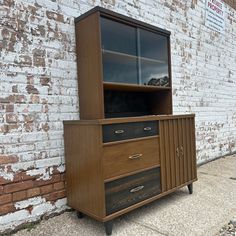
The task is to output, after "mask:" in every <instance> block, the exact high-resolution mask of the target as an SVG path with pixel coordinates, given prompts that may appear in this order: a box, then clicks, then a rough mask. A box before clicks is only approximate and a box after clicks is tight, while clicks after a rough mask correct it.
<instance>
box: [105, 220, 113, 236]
mask: <svg viewBox="0 0 236 236" xmlns="http://www.w3.org/2000/svg"><path fill="white" fill-rule="evenodd" d="M104 226H105V231H106V234H107V235H111V234H112V226H113V221H112V220H110V221H107V222H105V223H104Z"/></svg>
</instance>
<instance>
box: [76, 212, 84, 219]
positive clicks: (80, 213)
mask: <svg viewBox="0 0 236 236" xmlns="http://www.w3.org/2000/svg"><path fill="white" fill-rule="evenodd" d="M77 217H78V218H79V219H82V218H83V217H84V214H83V213H82V212H80V211H77Z"/></svg>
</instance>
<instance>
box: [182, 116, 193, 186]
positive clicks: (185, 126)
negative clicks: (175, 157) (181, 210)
mask: <svg viewBox="0 0 236 236" xmlns="http://www.w3.org/2000/svg"><path fill="white" fill-rule="evenodd" d="M179 122H180V123H181V128H182V132H183V135H182V140H181V149H182V153H181V157H180V158H181V160H182V162H183V166H184V170H185V171H184V172H183V183H186V182H188V181H190V180H192V179H195V178H196V177H197V176H196V151H195V150H196V147H195V129H194V118H182V119H180V121H179Z"/></svg>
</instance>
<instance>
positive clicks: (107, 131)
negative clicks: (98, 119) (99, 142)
mask: <svg viewBox="0 0 236 236" xmlns="http://www.w3.org/2000/svg"><path fill="white" fill-rule="evenodd" d="M102 129H103V142H104V143H106V142H113V141H119V140H124V139H133V138H141V137H147V136H153V135H157V134H158V122H157V121H142V122H129V123H118V124H109V125H103V127H102Z"/></svg>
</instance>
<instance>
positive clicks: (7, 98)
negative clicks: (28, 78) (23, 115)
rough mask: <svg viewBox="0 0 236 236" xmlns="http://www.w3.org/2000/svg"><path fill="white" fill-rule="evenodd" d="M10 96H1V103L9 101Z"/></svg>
mask: <svg viewBox="0 0 236 236" xmlns="http://www.w3.org/2000/svg"><path fill="white" fill-rule="evenodd" d="M9 102H10V97H5V98H0V103H9Z"/></svg>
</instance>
